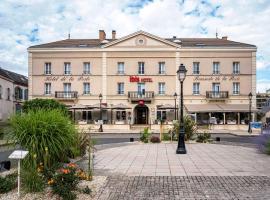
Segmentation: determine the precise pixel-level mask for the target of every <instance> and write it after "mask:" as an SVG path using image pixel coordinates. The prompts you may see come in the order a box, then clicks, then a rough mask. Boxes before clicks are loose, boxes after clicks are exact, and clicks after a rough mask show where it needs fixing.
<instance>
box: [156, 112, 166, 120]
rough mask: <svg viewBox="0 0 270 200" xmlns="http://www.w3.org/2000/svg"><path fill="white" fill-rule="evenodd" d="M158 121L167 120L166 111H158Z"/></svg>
mask: <svg viewBox="0 0 270 200" xmlns="http://www.w3.org/2000/svg"><path fill="white" fill-rule="evenodd" d="M157 120H159V121H161V120H163V121H164V120H167V113H166V111H165V110H158V111H157Z"/></svg>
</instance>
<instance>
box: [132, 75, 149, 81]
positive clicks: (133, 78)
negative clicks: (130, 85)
mask: <svg viewBox="0 0 270 200" xmlns="http://www.w3.org/2000/svg"><path fill="white" fill-rule="evenodd" d="M129 82H153V80H152V78H148V77H147V78H140V77H138V76H130V77H129Z"/></svg>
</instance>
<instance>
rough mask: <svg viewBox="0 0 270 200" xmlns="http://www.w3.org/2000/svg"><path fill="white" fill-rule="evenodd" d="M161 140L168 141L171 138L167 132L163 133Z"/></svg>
mask: <svg viewBox="0 0 270 200" xmlns="http://www.w3.org/2000/svg"><path fill="white" fill-rule="evenodd" d="M162 140H163V141H170V140H171V136H170V134H169V133H163V135H162Z"/></svg>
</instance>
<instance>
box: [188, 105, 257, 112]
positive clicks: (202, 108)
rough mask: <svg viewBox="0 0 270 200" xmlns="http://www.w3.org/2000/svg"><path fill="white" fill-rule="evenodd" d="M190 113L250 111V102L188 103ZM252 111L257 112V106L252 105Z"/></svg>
mask: <svg viewBox="0 0 270 200" xmlns="http://www.w3.org/2000/svg"><path fill="white" fill-rule="evenodd" d="M185 107H186V109H187V111H188V112H189V113H203V112H249V105H248V104H186V105H185ZM251 111H252V112H257V109H256V108H253V107H251Z"/></svg>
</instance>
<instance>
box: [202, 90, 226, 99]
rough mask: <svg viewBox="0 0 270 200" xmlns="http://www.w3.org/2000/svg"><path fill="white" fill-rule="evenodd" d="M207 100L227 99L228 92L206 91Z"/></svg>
mask: <svg viewBox="0 0 270 200" xmlns="http://www.w3.org/2000/svg"><path fill="white" fill-rule="evenodd" d="M206 98H207V99H227V98H229V92H228V91H206Z"/></svg>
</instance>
